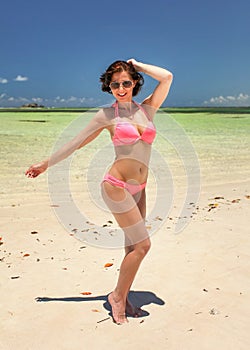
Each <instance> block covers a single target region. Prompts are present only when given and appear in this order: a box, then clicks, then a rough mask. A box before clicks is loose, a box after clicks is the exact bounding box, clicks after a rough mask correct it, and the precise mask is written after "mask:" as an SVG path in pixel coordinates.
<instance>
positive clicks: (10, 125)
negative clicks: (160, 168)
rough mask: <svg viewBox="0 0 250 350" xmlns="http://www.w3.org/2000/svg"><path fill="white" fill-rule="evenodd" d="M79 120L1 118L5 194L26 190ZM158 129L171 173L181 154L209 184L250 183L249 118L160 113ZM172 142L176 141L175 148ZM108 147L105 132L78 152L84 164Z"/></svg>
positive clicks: (62, 116)
mask: <svg viewBox="0 0 250 350" xmlns="http://www.w3.org/2000/svg"><path fill="white" fill-rule="evenodd" d="M79 115H80V113H73V112H65V111H62V112H1V113H0V122H1V131H0V147H1V148H0V149H1V175H0V183H1V188H2V192H3V193H7V192H8V191H13V188H14V189H15V191H22V187H23V186H24V185H25V181H26V179H25V177H24V175H23V174H24V171H25V169H26V168H27V167H28V166H29V165H30V164H32V163H33V162H37V161H40V160H42V159H43V158H46V157H47V156H48V155H49V154H50V152H51V149H52V147H53V145H54V144H55V141H56V140H57V138H58V137H59V135H60V134H61V133H62V132H63V130H65V128H67V126H68V125H69V124H70V123H71V122H72V121H73V120H75V119H76V118H78V116H79ZM93 115H94V114H93V113H91V112H86V113H82V114H81V122H79V123H78V124H79V125H80V128H81V126H82V127H84V125H85V124H87V121H88V120H89V119H90V118H92V117H93ZM155 124H156V127H157V130H158V135H157V139H156V141H155V144H154V147H155V149H156V150H157V151H158V152H160V153H161V155H162V156H163V157H164V158H165V159H166V161H167V162H168V164H169V166H170V168H171V167H173V172H175V171H176V172H177V173H178V171H180V173H183V171H182V170H181V162H180V159H179V158H180V154H178V152H179V151H180V150H181V152H182V153H183V156H184V157H187V158H188V157H191V158H190V159H192V157H193V156H194V154H195V156H196V157H197V159H198V162H199V166H200V169H201V174H202V177H203V179H204V181H205V183H209V181H215V180H216V181H218V182H226V181H244V180H247V179H249V178H250V167H249V164H250V162H249V161H250V137H249V135H250V113H245V114H241V113H231V114H230V113H228V112H227V113H225V114H223V113H208V112H205V113H202V112H199V113H172V114H167V113H163V112H161V113H158V114H157V115H156V117H155ZM75 131H76V132H77V129H76V130H75ZM73 136H74V135H73V134H72V137H73ZM171 140H175V141H174V142H175V144H174V145H173V144H172V143H171ZM108 142H109V135H108V133H107V132H103V133H102V134H101V135H100V136H99V137H98V139H96V140H95V141H94V142H92V143H91V144H89V145H88V146H87V147H85V149H84V150H81V151H80V152H81V154H82V156H83V157H85V159H86V158H87V159H90V158H91V156H92V154H93V152H96V151H97V150H98V149H99V148H100V147H102V145H103V144H104V143H108ZM190 145H192V147H193V148H190V147H191V146H190ZM190 152H192V153H193V154H192V155H191V154H190ZM83 168H84V165H83Z"/></svg>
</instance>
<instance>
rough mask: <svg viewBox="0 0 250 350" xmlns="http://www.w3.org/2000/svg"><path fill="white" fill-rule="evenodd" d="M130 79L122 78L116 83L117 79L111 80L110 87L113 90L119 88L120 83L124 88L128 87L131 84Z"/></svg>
mask: <svg viewBox="0 0 250 350" xmlns="http://www.w3.org/2000/svg"><path fill="white" fill-rule="evenodd" d="M132 84H133V83H132V81H131V80H124V81H122V82H121V83H118V81H113V82H112V83H110V85H109V86H110V88H111V89H113V90H116V89H119V87H120V85H122V86H123V87H124V88H125V89H128V88H130V87H131V86H132Z"/></svg>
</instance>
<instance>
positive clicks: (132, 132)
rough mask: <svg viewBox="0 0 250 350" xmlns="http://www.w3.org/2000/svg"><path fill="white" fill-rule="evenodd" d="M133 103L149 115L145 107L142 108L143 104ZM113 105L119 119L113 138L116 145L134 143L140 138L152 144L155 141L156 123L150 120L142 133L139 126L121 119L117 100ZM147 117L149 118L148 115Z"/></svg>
mask: <svg viewBox="0 0 250 350" xmlns="http://www.w3.org/2000/svg"><path fill="white" fill-rule="evenodd" d="M133 103H134V104H135V105H136V106H137V107H139V108H140V109H141V110H142V111H143V112H144V113H145V115H146V116H147V113H146V111H145V110H144V108H142V106H141V105H139V104H138V103H136V102H134V101H133ZM113 107H115V118H116V119H117V124H116V127H115V133H114V136H113V138H112V141H113V144H114V146H123V145H133V144H134V143H136V142H137V141H139V140H141V141H143V142H146V143H148V144H150V145H151V144H152V143H153V141H154V139H155V136H156V129H155V126H154V124H153V123H152V122H151V121H149V123H148V125H147V127H146V128H145V130H144V131H143V133H142V134H140V133H139V131H138V130H137V128H136V127H135V126H134V125H133V124H131V123H129V122H128V121H122V120H121V118H120V117H119V111H118V102H117V101H116V102H115V103H114V104H113ZM147 118H148V119H149V117H148V116H147Z"/></svg>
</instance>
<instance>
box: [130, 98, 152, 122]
mask: <svg viewBox="0 0 250 350" xmlns="http://www.w3.org/2000/svg"><path fill="white" fill-rule="evenodd" d="M132 102H134V104H135V105H136V106H137V107H138V108H139V109H140V110H141V111H142V112H143V113H144V114H145V115H146V117H147V118H148V120H150V121H151V118H150V115H149V114H148V112H147V111H146V110H145V109H144V108H143V107H142V105H140V104H139V103H137V102H136V101H132Z"/></svg>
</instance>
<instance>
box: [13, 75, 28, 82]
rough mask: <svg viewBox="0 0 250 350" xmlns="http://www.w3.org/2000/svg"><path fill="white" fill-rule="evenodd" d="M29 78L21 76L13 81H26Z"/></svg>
mask: <svg viewBox="0 0 250 350" xmlns="http://www.w3.org/2000/svg"><path fill="white" fill-rule="evenodd" d="M28 79H29V78H27V77H23V76H22V75H17V77H16V78H15V79H14V80H15V81H27V80H28Z"/></svg>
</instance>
